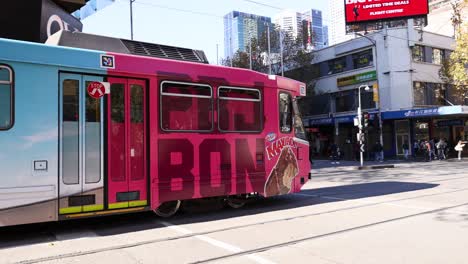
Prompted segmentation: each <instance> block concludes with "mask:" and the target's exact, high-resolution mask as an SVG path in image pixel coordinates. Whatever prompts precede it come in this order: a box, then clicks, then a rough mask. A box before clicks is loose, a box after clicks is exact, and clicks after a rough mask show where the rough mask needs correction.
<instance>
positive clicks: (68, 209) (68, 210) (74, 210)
mask: <svg viewBox="0 0 468 264" xmlns="http://www.w3.org/2000/svg"><path fill="white" fill-rule="evenodd" d="M81 210H82V208H81V206H72V207H64V208H60V210H59V213H60V214H74V213H81Z"/></svg>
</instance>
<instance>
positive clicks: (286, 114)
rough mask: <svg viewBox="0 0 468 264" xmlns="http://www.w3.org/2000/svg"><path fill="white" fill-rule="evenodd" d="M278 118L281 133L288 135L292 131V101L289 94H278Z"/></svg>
mask: <svg viewBox="0 0 468 264" xmlns="http://www.w3.org/2000/svg"><path fill="white" fill-rule="evenodd" d="M279 118H280V122H279V123H280V131H281V133H290V132H291V129H292V99H291V95H290V94H289V93H280V94H279Z"/></svg>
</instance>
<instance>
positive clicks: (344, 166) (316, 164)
mask: <svg viewBox="0 0 468 264" xmlns="http://www.w3.org/2000/svg"><path fill="white" fill-rule="evenodd" d="M467 160H468V158H463V159H462V161H467ZM457 161H458V159H456V158H452V159H447V160H442V161H439V160H433V161H431V162H457ZM423 163H426V162H424V161H423V160H396V159H389V160H385V161H383V162H377V161H364V166H378V165H395V167H404V166H405V165H409V166H410V165H411V164H423ZM311 166H312V170H318V169H320V170H322V169H333V170H356V169H357V168H358V167H359V166H360V162H359V161H349V160H342V161H340V164H332V163H331V161H330V160H313V164H312V165H311Z"/></svg>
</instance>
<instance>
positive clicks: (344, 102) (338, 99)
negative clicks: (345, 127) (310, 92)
mask: <svg viewBox="0 0 468 264" xmlns="http://www.w3.org/2000/svg"><path fill="white" fill-rule="evenodd" d="M334 96H335V105H336V112H349V111H354V110H356V109H357V101H356V99H357V95H356V91H355V90H350V91H343V92H339V93H335V94H334Z"/></svg>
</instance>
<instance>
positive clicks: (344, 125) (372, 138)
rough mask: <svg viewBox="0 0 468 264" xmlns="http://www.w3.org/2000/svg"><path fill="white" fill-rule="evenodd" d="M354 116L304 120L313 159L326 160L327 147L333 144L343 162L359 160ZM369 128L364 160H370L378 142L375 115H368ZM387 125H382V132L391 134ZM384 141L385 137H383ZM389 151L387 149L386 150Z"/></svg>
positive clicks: (366, 135)
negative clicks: (335, 145) (340, 153)
mask: <svg viewBox="0 0 468 264" xmlns="http://www.w3.org/2000/svg"><path fill="white" fill-rule="evenodd" d="M354 118H356V115H341V116H336V117H330V118H315V119H307V118H306V120H305V124H306V125H307V129H308V131H309V141H310V146H311V147H312V148H313V150H311V151H312V154H313V156H312V157H313V158H321V159H322V158H328V157H329V155H330V153H329V147H330V145H331V144H332V143H333V142H334V143H336V144H337V145H338V147H339V148H340V150H341V152H342V158H343V159H345V160H357V159H358V158H359V144H358V142H357V141H358V140H357V133H358V131H359V129H358V127H357V126H355V125H354ZM370 121H371V122H370V124H371V125H370V126H369V128H368V129H366V130H365V139H366V140H365V149H366V153H365V158H366V159H371V158H372V147H373V145H374V144H375V142H378V141H380V134H379V129H378V122H377V120H376V113H371V114H370ZM389 128H390V127H389V126H388V125H384V132H385V131H387V132H389V133H391V129H389ZM384 139H385V136H384ZM387 150H389V149H387ZM390 150H391V149H390Z"/></svg>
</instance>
